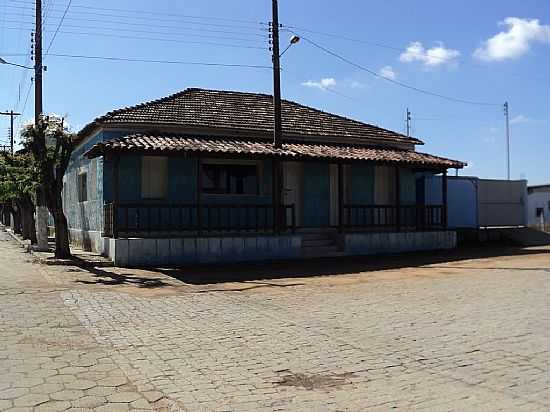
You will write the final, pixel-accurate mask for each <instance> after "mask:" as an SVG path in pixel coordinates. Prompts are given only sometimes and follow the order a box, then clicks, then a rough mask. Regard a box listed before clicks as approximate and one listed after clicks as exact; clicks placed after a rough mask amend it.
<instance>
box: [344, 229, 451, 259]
mask: <svg viewBox="0 0 550 412" xmlns="http://www.w3.org/2000/svg"><path fill="white" fill-rule="evenodd" d="M344 244H345V253H346V254H349V255H378V254H391V253H404V252H417V251H425V250H444V249H454V248H456V245H457V235H456V232H454V231H434V232H401V233H351V234H346V235H344Z"/></svg>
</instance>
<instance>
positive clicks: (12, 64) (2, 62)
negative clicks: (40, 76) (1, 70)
mask: <svg viewBox="0 0 550 412" xmlns="http://www.w3.org/2000/svg"><path fill="white" fill-rule="evenodd" d="M0 64H7V65H9V66H15V67H21V68H23V69H29V70H34V67H29V66H23V65H21V64H17V63H10V62H8V61H6V60H4V59H3V58H1V57H0Z"/></svg>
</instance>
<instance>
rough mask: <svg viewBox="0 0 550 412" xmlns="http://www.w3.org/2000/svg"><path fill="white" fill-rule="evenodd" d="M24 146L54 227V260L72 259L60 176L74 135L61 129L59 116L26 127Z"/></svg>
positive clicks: (64, 170)
mask: <svg viewBox="0 0 550 412" xmlns="http://www.w3.org/2000/svg"><path fill="white" fill-rule="evenodd" d="M22 137H23V139H24V142H23V144H24V146H25V147H26V148H27V149H28V150H29V152H30V153H31V154H32V157H33V160H34V163H35V164H36V168H37V170H38V176H39V183H40V186H41V188H42V189H43V194H44V197H45V201H46V206H47V207H48V210H49V212H50V214H51V215H52V217H53V221H54V226H55V257H56V258H58V259H68V258H70V257H71V249H70V247H69V227H68V224H67V218H66V216H65V213H64V212H63V198H62V192H63V176H64V175H65V172H66V170H67V167H68V165H69V160H70V157H71V153H72V151H73V147H74V145H73V139H74V135H73V134H72V133H69V132H68V130H67V129H66V128H65V126H64V122H63V119H62V118H60V117H58V116H47V117H43V118H41V119H40V121H39V122H38V124H37V125H27V126H26V127H25V128H24V130H23V132H22Z"/></svg>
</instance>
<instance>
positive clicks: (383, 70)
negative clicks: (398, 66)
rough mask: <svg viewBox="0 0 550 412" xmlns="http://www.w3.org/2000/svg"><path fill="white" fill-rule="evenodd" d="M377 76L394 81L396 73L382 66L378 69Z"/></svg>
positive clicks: (389, 67)
mask: <svg viewBox="0 0 550 412" xmlns="http://www.w3.org/2000/svg"><path fill="white" fill-rule="evenodd" d="M378 74H379V75H380V76H382V77H385V78H386V79H390V80H395V79H396V78H397V73H396V72H395V70H393V67H391V66H384V67H382V68H381V69H380V71H379V72H378Z"/></svg>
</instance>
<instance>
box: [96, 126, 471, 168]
mask: <svg viewBox="0 0 550 412" xmlns="http://www.w3.org/2000/svg"><path fill="white" fill-rule="evenodd" d="M111 151H129V152H142V153H144V152H145V153H156V154H171V153H178V152H181V153H184V152H195V153H201V154H206V155H216V154H228V155H249V156H265V157H275V156H276V157H281V158H284V159H287V160H288V159H308V158H309V159H324V160H344V161H354V160H362V161H373V162H388V163H405V164H410V165H416V166H426V167H434V168H438V169H443V168H462V167H464V166H465V165H466V164H465V163H462V162H459V161H456V160H450V159H445V158H442V157H438V156H432V155H429V154H425V153H419V152H415V151H412V150H398V149H381V148H369V147H363V146H350V145H326V144H309V143H284V144H283V147H282V148H281V149H276V148H275V147H274V146H273V144H272V143H271V142H268V141H263V142H262V141H258V140H255V141H251V140H237V139H228V138H225V139H218V138H204V137H201V138H195V137H191V136H175V135H162V136H149V135H142V134H135V135H130V136H126V137H122V138H118V139H113V140H109V141H106V142H103V143H99V144H97V145H95V146H94V147H92V149H90V151H89V152H88V153H87V154H86V155H87V156H88V157H97V156H101V155H103V154H105V153H107V152H111Z"/></svg>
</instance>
